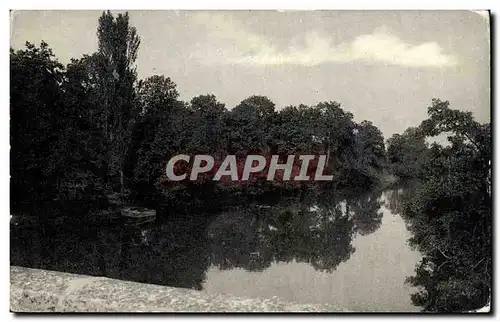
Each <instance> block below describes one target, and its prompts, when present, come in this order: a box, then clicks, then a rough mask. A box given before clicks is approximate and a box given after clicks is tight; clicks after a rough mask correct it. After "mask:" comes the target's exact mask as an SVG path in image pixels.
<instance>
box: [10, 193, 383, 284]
mask: <svg viewBox="0 0 500 322" xmlns="http://www.w3.org/2000/svg"><path fill="white" fill-rule="evenodd" d="M379 199H380V192H376V193H373V192H372V193H371V194H369V195H368V194H367V195H344V196H342V197H341V196H335V195H333V194H331V193H310V194H305V195H303V196H302V197H301V198H288V199H285V198H281V199H279V200H274V201H272V202H268V203H267V205H266V204H265V203H260V204H257V203H252V204H242V205H241V206H240V207H238V208H235V209H231V210H227V211H225V212H222V213H215V214H214V213H200V212H195V211H190V212H186V213H183V214H181V213H170V214H167V213H165V214H164V213H161V212H160V213H159V216H158V217H159V218H160V220H158V221H157V222H155V223H151V224H149V225H147V226H127V225H125V224H123V223H122V224H120V223H116V222H114V223H108V224H103V223H101V224H96V225H80V224H68V223H65V224H64V225H55V224H47V225H45V224H43V225H34V226H31V227H18V226H11V265H18V266H25V267H33V268H42V269H49V270H57V271H64V272H70V273H78V274H85V275H94V276H106V277H110V278H117V279H123V280H131V281H137V282H143V283H152V284H160V285H169V286H175V287H183V288H192V289H197V290H201V289H202V287H203V282H204V280H205V279H206V272H207V270H208V268H209V267H210V266H211V265H214V266H217V267H219V268H220V269H221V270H227V269H232V268H242V269H245V270H249V271H262V270H264V269H266V268H268V267H270V266H271V264H272V263H274V262H285V263H288V262H291V261H297V262H303V263H308V264H310V265H311V266H313V267H314V268H315V269H316V270H320V271H326V272H332V271H334V270H335V269H336V268H337V267H338V265H339V264H340V263H342V262H344V261H346V260H348V259H349V258H350V257H351V255H352V254H353V253H354V251H355V249H354V247H353V246H352V241H353V237H354V236H355V234H357V233H359V234H361V235H367V234H371V233H373V232H374V231H376V230H377V229H378V228H379V227H380V224H381V213H379V208H380V202H379ZM271 204H272V206H270V205H271Z"/></svg>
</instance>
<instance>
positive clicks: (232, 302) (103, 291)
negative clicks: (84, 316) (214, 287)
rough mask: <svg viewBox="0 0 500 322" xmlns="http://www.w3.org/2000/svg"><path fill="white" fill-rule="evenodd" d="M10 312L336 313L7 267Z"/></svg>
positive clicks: (328, 309)
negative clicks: (8, 269) (8, 270)
mask: <svg viewBox="0 0 500 322" xmlns="http://www.w3.org/2000/svg"><path fill="white" fill-rule="evenodd" d="M10 309H11V311H13V312H340V311H342V310H340V309H339V308H336V307H333V306H328V305H305V304H296V303H286V302H282V301H280V300H279V299H278V298H270V299H250V298H242V297H234V296H230V295H224V294H208V293H205V292H203V291H201V292H200V291H194V290H188V289H181V288H174V287H166V286H159V285H152V284H142V283H135V282H128V281H121V280H114V279H109V278H105V277H91V276H85V275H77V274H68V273H62V272H55V271H46V270H40V269H30V268H24V267H16V266H11V268H10Z"/></svg>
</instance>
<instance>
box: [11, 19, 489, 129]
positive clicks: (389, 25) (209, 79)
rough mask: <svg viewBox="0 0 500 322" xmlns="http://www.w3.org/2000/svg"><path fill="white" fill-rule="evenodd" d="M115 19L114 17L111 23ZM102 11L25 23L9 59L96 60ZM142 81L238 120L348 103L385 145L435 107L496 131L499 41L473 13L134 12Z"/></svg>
mask: <svg viewBox="0 0 500 322" xmlns="http://www.w3.org/2000/svg"><path fill="white" fill-rule="evenodd" d="M113 12H114V13H116V12H115V11H113ZM101 13H102V11H75V10H73V11H16V12H13V14H12V19H11V47H13V48H15V49H21V48H23V46H24V44H25V42H26V41H29V42H32V43H35V44H37V45H38V44H39V43H40V42H41V41H42V40H44V41H46V42H47V43H48V44H49V46H50V47H51V48H52V49H53V50H54V53H55V55H56V57H57V58H58V59H59V60H60V61H61V62H63V63H68V62H69V60H70V59H71V58H79V57H81V56H82V55H84V54H90V53H92V52H94V51H96V49H97V37H96V30H97V20H98V18H99V16H100V15H101ZM129 15H130V17H131V24H132V25H133V26H135V27H136V28H137V32H138V34H139V36H140V37H141V45H140V49H139V55H138V58H137V61H136V63H137V70H138V74H139V78H146V77H149V76H152V75H165V76H167V77H170V78H171V79H172V80H173V81H174V82H175V83H176V84H177V87H178V91H179V93H180V98H181V99H183V100H185V101H190V100H191V99H192V98H193V97H194V96H197V95H201V94H214V95H215V96H216V97H217V99H218V100H219V101H220V102H222V103H224V104H226V107H227V108H228V109H231V108H233V107H234V106H236V105H237V104H238V103H239V102H240V101H242V100H243V99H245V98H247V97H249V96H251V95H265V96H267V97H269V98H270V99H271V100H272V101H273V102H274V103H275V104H276V109H278V110H279V109H282V108H284V107H285V106H288V105H299V104H306V105H315V104H317V103H319V102H322V101H337V102H340V103H341V105H342V108H343V109H344V110H346V111H349V112H351V113H353V115H354V119H355V121H357V122H360V121H362V120H370V121H372V122H373V123H374V125H376V126H377V127H379V128H380V129H381V131H382V132H383V134H384V136H385V137H386V138H388V137H390V136H391V135H392V134H393V133H402V132H403V131H404V130H405V129H407V128H408V127H409V126H417V125H418V124H420V122H421V121H422V120H424V119H425V118H426V117H427V107H428V106H429V104H430V103H431V100H432V99H433V98H440V99H441V100H448V101H450V104H451V107H452V108H455V109H460V110H467V111H472V113H473V115H474V117H475V118H476V119H477V120H478V121H480V122H489V121H490V41H489V39H490V34H489V22H488V19H487V17H486V18H485V16H484V15H480V14H478V13H476V12H472V11H429V10H427V11H375V10H370V11H331V10H329V11H328V10H327V11H284V12H283V11H281V12H279V11H159V10H155V11H153V10H151V11H130V12H129Z"/></svg>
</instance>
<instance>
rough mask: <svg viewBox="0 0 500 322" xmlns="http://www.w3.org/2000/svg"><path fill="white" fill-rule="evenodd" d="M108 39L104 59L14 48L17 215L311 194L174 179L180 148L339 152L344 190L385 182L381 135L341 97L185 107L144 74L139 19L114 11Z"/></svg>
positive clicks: (102, 35) (101, 40)
mask: <svg viewBox="0 0 500 322" xmlns="http://www.w3.org/2000/svg"><path fill="white" fill-rule="evenodd" d="M97 39H98V50H97V52H95V53H93V54H91V55H85V56H84V57H81V58H78V59H72V60H71V62H70V63H69V64H68V65H67V66H63V65H62V64H61V63H59V62H58V61H57V59H56V58H55V56H54V54H53V53H52V51H51V49H50V48H49V46H48V45H47V44H46V43H42V44H41V46H40V47H39V48H38V47H36V46H35V45H33V44H30V43H27V44H26V48H25V49H22V50H17V51H14V50H12V49H11V53H10V60H11V116H12V119H11V127H12V130H11V145H12V152H11V160H12V163H11V164H12V191H13V194H12V195H13V200H12V201H13V202H12V209H13V212H15V213H19V212H21V213H32V212H39V214H40V215H42V214H44V213H45V212H46V209H47V205H48V204H50V205H51V207H52V208H54V209H51V210H50V212H51V213H52V214H57V213H62V212H64V211H65V209H66V210H67V209H70V207H73V206H74V204H75V202H78V203H79V204H81V206H82V207H79V211H78V212H77V213H80V214H85V213H86V212H88V211H89V210H91V209H94V208H99V207H106V203H107V201H108V200H109V201H113V202H116V201H118V202H120V201H121V202H133V203H139V204H141V203H142V204H146V205H155V204H158V203H168V202H170V201H172V200H173V201H175V200H178V198H179V197H180V196H185V197H186V198H195V199H196V198H197V196H198V195H197V193H198V192H199V191H200V190H203V194H207V193H208V192H212V193H226V194H229V196H230V195H231V194H232V193H236V192H239V193H240V194H241V193H243V194H248V193H250V194H253V195H259V194H263V193H265V192H269V191H273V190H276V189H278V190H280V189H285V190H286V189H290V188H291V189H299V188H304V187H303V186H302V187H299V186H298V185H297V186H295V187H290V185H286V184H284V183H282V184H268V183H263V182H261V181H262V180H256V181H255V182H253V184H252V185H248V184H247V185H244V186H243V185H241V184H234V183H228V182H227V181H226V182H220V183H217V184H216V183H214V182H212V181H211V180H199V181H197V182H183V183H179V184H177V185H174V184H170V183H169V184H165V165H166V163H167V161H168V160H169V159H170V157H172V156H174V155H176V154H180V153H184V154H188V155H194V154H210V155H213V156H216V157H217V158H219V159H221V160H222V159H223V158H224V157H225V156H226V155H228V154H236V155H238V156H239V157H240V158H244V157H245V156H246V155H248V154H262V155H267V156H270V155H271V154H279V155H281V156H286V155H289V154H327V155H328V156H329V160H328V164H327V171H328V172H329V173H332V174H334V175H335V180H334V182H335V185H356V186H368V185H371V184H374V183H377V182H378V181H379V179H380V177H381V175H382V168H383V165H384V162H385V147H384V140H383V137H382V134H381V132H380V130H378V129H377V127H375V126H374V125H373V124H371V123H370V122H368V121H364V122H362V123H360V124H357V123H356V122H354V121H353V115H352V114H351V113H348V112H345V111H344V110H343V109H342V108H341V106H340V104H339V103H337V102H322V103H319V104H318V105H316V106H304V105H300V106H298V107H297V106H288V107H285V108H281V109H277V108H276V106H275V104H274V103H273V102H272V101H271V100H270V99H269V98H267V97H264V96H257V95H254V96H251V97H249V98H246V99H244V100H243V101H241V103H240V104H238V105H237V106H235V107H234V108H232V109H230V110H228V109H227V108H226V106H225V105H224V104H223V103H221V102H219V101H218V100H217V98H216V97H215V96H214V95H199V96H197V97H194V98H193V99H192V100H191V101H190V102H183V101H181V100H179V94H178V91H177V88H176V84H175V83H174V82H173V81H172V80H171V79H170V78H168V77H166V76H163V75H153V76H151V77H148V78H146V79H142V80H138V79H137V73H136V66H135V60H136V58H137V55H138V50H139V45H140V38H139V36H138V34H137V32H136V30H135V28H134V27H132V26H130V24H129V16H128V14H119V15H118V16H117V17H114V16H113V15H112V14H111V13H109V12H104V13H103V14H102V16H101V17H100V18H99V21H98V28H97ZM117 196H120V197H121V196H123V197H122V198H117ZM211 199H214V198H211ZM75 214H76V213H75ZM43 216H45V215H43Z"/></svg>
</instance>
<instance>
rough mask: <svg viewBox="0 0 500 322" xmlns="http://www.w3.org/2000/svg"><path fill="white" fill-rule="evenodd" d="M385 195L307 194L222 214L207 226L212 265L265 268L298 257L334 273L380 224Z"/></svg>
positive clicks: (377, 193) (375, 193) (252, 268)
mask: <svg viewBox="0 0 500 322" xmlns="http://www.w3.org/2000/svg"><path fill="white" fill-rule="evenodd" d="M381 195H382V192H381V191H376V192H371V193H370V194H364V195H347V196H342V197H335V196H334V195H332V194H327V193H322V194H308V195H306V196H303V197H302V198H300V200H295V199H288V200H282V201H281V202H279V203H277V204H274V205H273V206H265V205H262V204H252V205H248V206H242V207H240V208H237V209H233V210H232V211H227V212H225V213H222V214H220V215H219V217H218V218H217V219H216V220H215V221H214V222H213V223H212V224H211V225H210V227H209V229H208V236H209V241H210V247H211V250H210V253H211V264H212V265H215V266H217V267H219V268H220V269H221V270H225V269H231V268H243V269H246V270H249V271H262V270H264V269H266V268H268V267H270V266H271V264H272V263H273V262H291V261H297V262H305V263H309V264H310V265H312V266H313V267H314V268H315V269H317V270H320V271H327V272H332V271H334V270H335V269H336V268H337V266H338V265H339V264H340V263H342V262H344V261H347V260H348V259H349V258H350V257H351V255H352V254H353V253H354V252H355V248H354V247H353V246H352V240H353V237H354V235H355V234H356V233H359V234H361V235H368V234H371V233H373V232H375V231H376V230H377V229H378V228H379V227H380V225H381V223H382V212H380V211H379V209H380V206H381V204H382V202H381V200H380V199H381Z"/></svg>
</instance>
